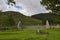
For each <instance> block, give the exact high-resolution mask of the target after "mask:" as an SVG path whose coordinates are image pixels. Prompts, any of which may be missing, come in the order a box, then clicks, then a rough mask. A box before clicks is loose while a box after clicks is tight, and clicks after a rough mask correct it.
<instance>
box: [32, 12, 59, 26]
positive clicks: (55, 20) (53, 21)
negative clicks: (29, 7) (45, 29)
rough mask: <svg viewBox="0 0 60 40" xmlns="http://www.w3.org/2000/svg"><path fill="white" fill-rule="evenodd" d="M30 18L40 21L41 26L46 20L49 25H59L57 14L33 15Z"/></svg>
mask: <svg viewBox="0 0 60 40" xmlns="http://www.w3.org/2000/svg"><path fill="white" fill-rule="evenodd" d="M32 18H36V19H39V20H42V23H43V24H46V20H48V21H49V23H50V24H51V25H53V24H60V15H58V14H52V13H41V14H36V15H33V16H32Z"/></svg>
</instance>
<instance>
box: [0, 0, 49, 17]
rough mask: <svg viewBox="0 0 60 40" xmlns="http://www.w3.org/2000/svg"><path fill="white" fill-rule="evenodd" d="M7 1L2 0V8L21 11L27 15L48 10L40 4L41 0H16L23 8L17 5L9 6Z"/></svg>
mask: <svg viewBox="0 0 60 40" xmlns="http://www.w3.org/2000/svg"><path fill="white" fill-rule="evenodd" d="M6 2H7V0H0V9H1V10H3V11H19V12H21V13H22V14H24V15H26V16H31V15H34V14H38V13H44V12H48V11H47V10H46V9H45V8H44V7H43V6H42V5H41V4H40V0H15V2H16V4H18V5H19V6H21V7H22V8H23V9H17V8H16V7H15V6H9V5H7V4H6ZM10 7H11V8H10Z"/></svg>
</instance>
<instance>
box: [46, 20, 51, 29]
mask: <svg viewBox="0 0 60 40" xmlns="http://www.w3.org/2000/svg"><path fill="white" fill-rule="evenodd" d="M46 28H47V29H48V28H50V25H49V22H48V20H46Z"/></svg>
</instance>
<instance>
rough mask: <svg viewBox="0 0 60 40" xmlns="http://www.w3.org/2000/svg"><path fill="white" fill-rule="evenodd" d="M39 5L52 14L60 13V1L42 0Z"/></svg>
mask: <svg viewBox="0 0 60 40" xmlns="http://www.w3.org/2000/svg"><path fill="white" fill-rule="evenodd" d="M41 4H42V5H44V6H46V9H48V10H52V12H53V13H60V0H42V1H41Z"/></svg>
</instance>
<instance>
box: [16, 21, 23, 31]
mask: <svg viewBox="0 0 60 40" xmlns="http://www.w3.org/2000/svg"><path fill="white" fill-rule="evenodd" d="M21 28H22V22H21V21H19V22H18V25H17V29H18V30H19V29H21Z"/></svg>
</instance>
